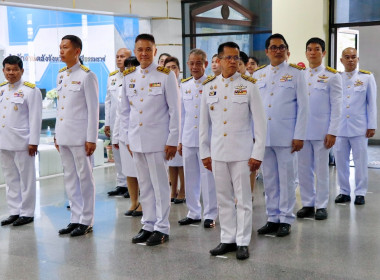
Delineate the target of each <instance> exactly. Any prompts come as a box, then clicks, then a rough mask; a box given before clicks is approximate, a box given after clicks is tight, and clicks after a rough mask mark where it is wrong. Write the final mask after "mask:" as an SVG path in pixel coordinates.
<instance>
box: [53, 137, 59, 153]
mask: <svg viewBox="0 0 380 280" xmlns="http://www.w3.org/2000/svg"><path fill="white" fill-rule="evenodd" d="M54 146H55V148H56V149H57V151H58V153H59V145H57V140H56V139H55V138H54Z"/></svg>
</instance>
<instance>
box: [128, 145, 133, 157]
mask: <svg viewBox="0 0 380 280" xmlns="http://www.w3.org/2000/svg"><path fill="white" fill-rule="evenodd" d="M127 149H128V152H129V153H130V154H131V157H133V153H132V151H131V149H130V148H129V145H127Z"/></svg>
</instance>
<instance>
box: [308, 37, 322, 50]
mask: <svg viewBox="0 0 380 280" xmlns="http://www.w3.org/2000/svg"><path fill="white" fill-rule="evenodd" d="M310 44H318V45H320V46H321V48H322V52H324V51H325V49H326V43H325V41H323V40H322V39H321V38H318V37H313V38H310V39H309V40H308V41H307V42H306V50H307V46H308V45H310Z"/></svg>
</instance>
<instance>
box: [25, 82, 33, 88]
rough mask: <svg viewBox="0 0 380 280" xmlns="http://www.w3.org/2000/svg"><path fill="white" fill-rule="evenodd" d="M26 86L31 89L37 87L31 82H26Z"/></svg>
mask: <svg viewBox="0 0 380 280" xmlns="http://www.w3.org/2000/svg"><path fill="white" fill-rule="evenodd" d="M24 86H27V87H30V88H35V87H36V85H35V84H32V83H29V82H24Z"/></svg>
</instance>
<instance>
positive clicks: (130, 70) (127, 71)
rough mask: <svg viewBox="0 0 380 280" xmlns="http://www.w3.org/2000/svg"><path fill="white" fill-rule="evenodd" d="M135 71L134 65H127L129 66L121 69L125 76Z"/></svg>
mask: <svg viewBox="0 0 380 280" xmlns="http://www.w3.org/2000/svg"><path fill="white" fill-rule="evenodd" d="M135 71H136V67H135V66H132V67H129V68H127V69H125V70H124V71H123V75H124V76H126V75H128V74H131V73H133V72H135Z"/></svg>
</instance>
